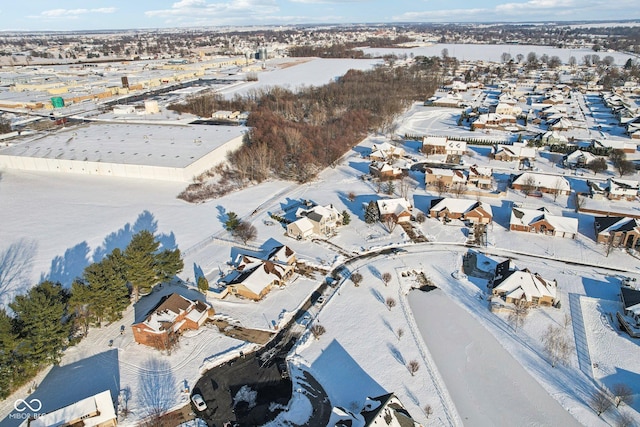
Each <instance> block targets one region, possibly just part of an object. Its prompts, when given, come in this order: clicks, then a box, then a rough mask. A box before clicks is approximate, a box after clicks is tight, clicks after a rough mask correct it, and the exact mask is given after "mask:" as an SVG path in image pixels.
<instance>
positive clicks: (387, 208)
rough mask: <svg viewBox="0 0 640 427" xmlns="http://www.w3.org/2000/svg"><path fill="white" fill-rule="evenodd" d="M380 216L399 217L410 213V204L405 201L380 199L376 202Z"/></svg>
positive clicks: (402, 199)
mask: <svg viewBox="0 0 640 427" xmlns="http://www.w3.org/2000/svg"><path fill="white" fill-rule="evenodd" d="M376 204H377V205H378V211H379V212H380V215H391V214H394V215H396V216H397V215H400V214H402V213H405V212H406V213H410V212H411V208H412V206H411V203H409V201H408V200H407V199H404V198H398V199H380V200H377V201H376Z"/></svg>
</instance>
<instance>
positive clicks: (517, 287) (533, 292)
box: [494, 269, 557, 302]
mask: <svg viewBox="0 0 640 427" xmlns="http://www.w3.org/2000/svg"><path fill="white" fill-rule="evenodd" d="M494 289H498V290H499V291H502V292H503V293H505V294H506V296H507V297H508V298H516V299H519V298H522V297H524V298H525V299H526V300H527V301H528V302H531V301H532V299H533V298H534V297H535V298H541V297H545V296H546V297H551V298H553V299H555V298H556V295H557V287H556V284H555V281H552V280H546V279H543V278H542V277H541V276H540V275H538V274H537V273H531V272H530V271H529V270H527V269H524V270H515V271H512V272H511V273H510V274H509V275H508V276H507V277H506V278H505V279H504V280H503V281H502V282H500V284H499V285H497V286H496V287H495V288H494Z"/></svg>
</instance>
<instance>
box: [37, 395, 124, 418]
mask: <svg viewBox="0 0 640 427" xmlns="http://www.w3.org/2000/svg"><path fill="white" fill-rule="evenodd" d="M115 419H116V411H115V409H114V407H113V401H112V400H111V392H110V391H109V390H105V391H103V392H102V393H98V394H96V395H94V396H90V397H87V398H86V399H82V400H79V401H78V402H76V403H73V404H71V405H69V406H65V407H64V408H60V409H58V410H56V411H53V412H50V413H48V414H46V415H42V416H40V417H38V418H36V419H34V420H31V422H30V424H29V425H30V426H31V427H59V426H60V427H61V426H66V425H76V423H79V422H82V424H80V425H82V426H85V427H91V426H98V425H101V424H102V423H106V422H108V421H110V420H115Z"/></svg>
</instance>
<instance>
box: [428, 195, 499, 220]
mask: <svg viewBox="0 0 640 427" xmlns="http://www.w3.org/2000/svg"><path fill="white" fill-rule="evenodd" d="M429 216H430V217H431V218H437V219H442V220H443V221H444V222H445V223H446V222H450V221H451V220H453V219H458V220H461V221H468V222H471V223H472V224H489V223H490V222H491V220H492V219H493V216H492V214H491V206H489V205H487V204H485V203H483V202H479V201H477V200H470V199H454V198H449V197H445V198H440V199H434V200H432V201H431V207H430V208H429Z"/></svg>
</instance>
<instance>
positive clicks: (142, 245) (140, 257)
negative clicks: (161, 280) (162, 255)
mask: <svg viewBox="0 0 640 427" xmlns="http://www.w3.org/2000/svg"><path fill="white" fill-rule="evenodd" d="M159 246H160V243H159V242H158V241H156V239H155V237H154V236H153V234H151V232H149V231H147V230H142V231H140V232H139V233H136V234H134V236H133V237H132V238H131V242H130V243H129V245H127V248H126V249H125V250H124V265H125V266H126V278H127V281H128V282H130V283H131V286H133V293H134V295H135V298H136V300H138V298H139V296H140V293H141V292H145V293H147V292H150V291H151V288H152V287H153V285H155V284H156V282H157V276H156V266H155V263H156V259H155V253H156V251H157V250H158V247H159Z"/></svg>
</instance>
